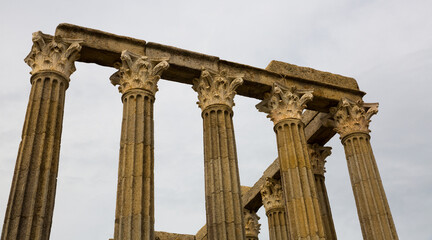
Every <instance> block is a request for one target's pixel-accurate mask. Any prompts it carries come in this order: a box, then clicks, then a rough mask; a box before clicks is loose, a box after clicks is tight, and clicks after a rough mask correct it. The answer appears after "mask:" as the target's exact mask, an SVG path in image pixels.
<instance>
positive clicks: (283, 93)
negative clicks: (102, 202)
mask: <svg viewBox="0 0 432 240" xmlns="http://www.w3.org/2000/svg"><path fill="white" fill-rule="evenodd" d="M75 61H81V62H87V63H96V64H99V65H102V66H108V67H113V68H116V69H117V71H116V72H115V73H114V74H113V75H112V77H111V78H110V80H111V83H112V84H113V85H118V89H119V91H120V93H121V101H122V102H123V121H122V130H121V131H122V132H121V140H120V160H119V171H118V172H119V176H118V185H117V202H116V211H115V224H114V237H113V239H115V240H154V239H159V240H169V239H173V240H174V239H190V240H192V239H195V240H202V239H209V240H245V239H250V240H257V239H259V231H260V223H259V217H258V216H257V215H256V212H257V211H258V209H259V208H260V207H262V206H264V208H265V210H266V215H267V221H268V222H269V232H270V239H271V240H285V239H292V240H294V239H295V240H298V239H302V240H303V239H304V240H306V239H314V240H318V239H320V240H321V239H328V240H333V239H336V232H335V226H334V223H333V219H332V214H331V209H330V203H329V199H328V196H327V191H326V185H325V178H324V173H325V167H324V164H325V161H326V160H325V159H326V157H327V156H329V155H330V153H331V152H330V149H331V148H329V147H325V146H324V145H325V144H326V143H327V142H328V141H329V140H330V139H331V138H332V137H333V136H334V135H335V134H336V133H338V134H339V136H340V139H341V141H342V144H343V146H344V148H345V153H346V158H347V163H348V169H349V174H350V178H351V184H352V188H353V192H354V197H355V201H356V205H357V211H358V216H359V219H360V225H361V229H362V233H363V238H364V239H368V240H377V239H388V240H390V239H393V240H394V239H398V236H397V233H396V229H395V225H394V223H393V219H392V215H391V212H390V208H389V205H388V202H387V199H386V195H385V192H384V188H383V185H382V182H381V179H380V174H379V171H378V168H377V164H376V161H375V158H374V155H373V152H372V147H371V144H370V135H369V134H370V130H369V123H370V118H371V117H372V115H374V114H376V113H377V111H378V104H367V103H364V102H363V101H362V97H363V95H364V94H365V93H364V92H362V91H360V90H359V87H358V85H357V83H356V81H355V80H354V79H353V78H348V77H344V76H340V75H335V74H331V73H327V72H322V71H317V70H314V69H311V68H305V67H298V66H295V65H291V64H288V63H283V62H278V61H272V62H271V63H270V64H269V65H268V66H267V68H266V69H260V68H255V67H250V66H246V65H242V64H238V63H234V62H229V61H225V60H221V59H219V58H218V57H213V56H208V55H204V54H200V53H195V52H191V51H187V50H183V49H178V48H174V47H170V46H165V45H161V44H158V43H151V42H145V41H143V40H137V39H133V38H129V37H123V36H117V35H114V34H110V33H106V32H102V31H98V30H93V29H87V28H83V27H79V26H74V25H70V24H61V25H59V26H58V27H57V29H56V32H55V36H50V35H46V34H43V33H41V32H36V33H34V34H33V47H32V49H31V51H30V54H29V55H28V56H27V57H26V58H25V62H26V63H27V64H28V65H29V66H30V67H31V68H32V71H31V85H32V87H31V93H30V98H29V103H28V107H27V114H26V118H25V123H24V128H23V134H22V141H21V144H20V146H19V153H18V157H17V163H16V168H15V172H14V176H13V181H12V187H11V191H10V197H9V202H8V206H7V210H6V217H5V222H4V225H3V230H2V235H1V240H48V239H49V236H50V229H51V220H52V215H53V210H54V200H55V192H56V180H57V172H58V166H59V164H61V162H59V152H60V142H61V132H62V121H63V111H64V101H65V93H66V89H67V88H68V86H69V82H70V76H71V74H72V73H73V72H74V71H75V67H74V62H75ZM113 72H114V71H113ZM160 78H163V79H166V80H170V81H176V82H181V83H185V84H190V85H192V88H193V90H194V91H196V93H197V96H198V106H199V107H200V108H201V110H202V119H203V132H204V168H205V169H204V171H205V201H206V219H207V222H206V223H205V226H204V227H203V228H202V229H201V230H200V231H199V232H198V233H197V234H196V235H185V234H174V233H165V232H155V229H154V204H155V202H154V197H153V196H154V173H153V166H154V161H155V159H154V153H153V148H154V146H153V145H154V137H155V136H154V134H153V103H154V101H155V94H156V92H157V90H158V88H157V84H158V80H159V79H160ZM191 91H192V90H191ZM237 94H238V95H242V96H246V97H251V98H256V99H260V100H262V101H261V102H260V103H259V104H258V105H257V108H258V110H259V111H261V112H264V113H266V114H267V117H269V118H270V120H271V121H272V122H273V123H274V131H275V137H276V139H277V146H275V147H277V149H278V158H277V159H276V160H275V161H274V162H273V164H271V165H270V166H269V167H268V168H267V170H265V171H264V173H263V176H262V177H261V178H260V179H259V180H258V181H257V182H256V183H255V185H254V186H252V187H241V185H240V177H239V169H238V164H237V153H236V143H235V136H234V135H235V131H234V128H233V119H232V116H233V106H234V102H235V101H234V98H235V95H237ZM263 117H264V114H263ZM156 137H157V136H156ZM113 217H114V216H113ZM203 224H204V223H203Z"/></svg>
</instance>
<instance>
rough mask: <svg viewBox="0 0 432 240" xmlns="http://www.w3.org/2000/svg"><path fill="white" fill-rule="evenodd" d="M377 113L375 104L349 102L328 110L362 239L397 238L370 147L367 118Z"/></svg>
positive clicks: (347, 100)
mask: <svg viewBox="0 0 432 240" xmlns="http://www.w3.org/2000/svg"><path fill="white" fill-rule="evenodd" d="M377 112H378V104H377V103H376V104H365V103H363V102H362V101H359V102H354V101H351V100H349V99H342V100H341V101H340V102H339V104H338V106H337V107H335V108H332V109H330V113H332V114H333V119H334V122H333V124H334V127H335V131H336V132H338V133H339V135H340V138H341V141H342V144H343V146H344V148H345V155H346V158H347V162H348V170H349V174H350V178H351V184H352V187H353V192H354V198H355V201H356V205H357V212H358V216H359V219H360V225H361V229H362V233H363V238H364V239H368V240H372V239H398V235H397V233H396V228H395V225H394V223H393V217H392V215H391V212H390V207H389V205H388V202H387V197H386V194H385V192H384V187H383V184H382V182H381V177H380V174H379V171H378V167H377V164H376V161H375V157H374V154H373V152H372V147H371V144H370V136H369V132H370V130H369V123H370V118H371V117H372V115H374V114H376V113H377Z"/></svg>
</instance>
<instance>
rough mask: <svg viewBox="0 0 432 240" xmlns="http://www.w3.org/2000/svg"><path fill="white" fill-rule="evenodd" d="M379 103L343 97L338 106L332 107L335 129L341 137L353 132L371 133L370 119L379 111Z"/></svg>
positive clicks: (331, 112)
mask: <svg viewBox="0 0 432 240" xmlns="http://www.w3.org/2000/svg"><path fill="white" fill-rule="evenodd" d="M378 105H379V104H378V103H364V102H363V101H361V100H359V101H357V102H355V101H352V100H350V99H347V98H343V99H342V100H341V101H340V102H339V104H338V105H337V107H333V108H330V114H332V117H333V119H332V124H333V127H334V130H335V131H336V132H337V133H339V135H340V138H341V139H343V138H344V137H345V136H347V135H348V134H351V133H366V134H369V132H370V130H369V123H370V122H371V120H370V119H371V117H372V116H373V115H375V114H377V113H378Z"/></svg>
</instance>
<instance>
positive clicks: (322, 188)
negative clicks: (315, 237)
mask: <svg viewBox="0 0 432 240" xmlns="http://www.w3.org/2000/svg"><path fill="white" fill-rule="evenodd" d="M315 186H316V189H317V196H318V202H319V205H320V210H321V215H322V221H323V225H324V232H325V235H326V239H328V240H336V239H337V237H336V230H335V227H334V222H333V216H332V213H331V208H330V202H329V198H328V195H327V187H326V185H325V177H324V176H323V175H319V174H315Z"/></svg>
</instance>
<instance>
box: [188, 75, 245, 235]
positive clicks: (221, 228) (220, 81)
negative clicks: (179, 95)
mask: <svg viewBox="0 0 432 240" xmlns="http://www.w3.org/2000/svg"><path fill="white" fill-rule="evenodd" d="M242 82H243V80H242V78H241V77H229V76H227V75H226V73H225V72H221V73H219V72H211V71H208V70H203V71H202V73H201V76H200V78H199V79H195V80H194V86H193V89H194V90H195V91H196V92H197V93H198V99H199V102H198V105H199V107H200V108H201V109H202V118H203V127H204V169H205V199H206V218H207V231H208V239H209V240H244V239H245V229H244V228H245V225H244V219H243V206H242V203H241V190H240V177H239V169H238V163H237V151H236V144H235V138H234V126H233V121H232V116H233V112H232V106H233V105H234V102H233V98H234V96H235V89H236V88H237V87H238V86H239V85H240V84H241V83H242Z"/></svg>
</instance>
